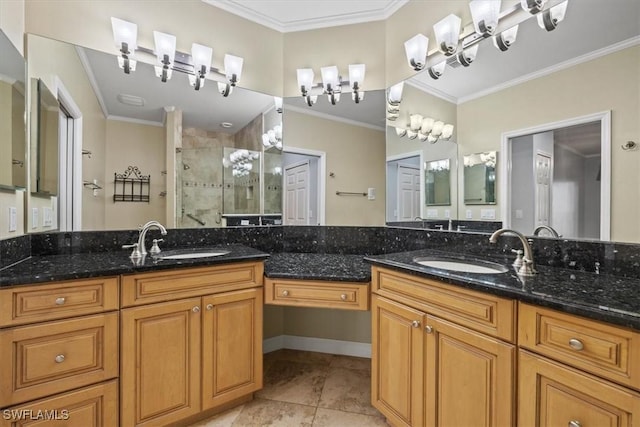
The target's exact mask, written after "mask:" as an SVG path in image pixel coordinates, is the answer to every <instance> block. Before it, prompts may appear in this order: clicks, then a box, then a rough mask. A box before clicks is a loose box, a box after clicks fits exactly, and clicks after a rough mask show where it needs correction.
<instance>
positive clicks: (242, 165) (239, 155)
mask: <svg viewBox="0 0 640 427" xmlns="http://www.w3.org/2000/svg"><path fill="white" fill-rule="evenodd" d="M258 158H260V154H259V153H252V152H250V151H249V150H246V149H241V150H236V151H234V152H232V153H231V154H229V159H227V158H226V157H225V158H223V159H222V165H223V166H224V167H225V168H229V167H230V168H231V169H232V171H231V172H232V175H233V176H234V177H242V176H246V175H249V172H251V171H252V170H253V161H254V160H257V159H258Z"/></svg>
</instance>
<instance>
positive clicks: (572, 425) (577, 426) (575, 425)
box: [569, 420, 582, 427]
mask: <svg viewBox="0 0 640 427" xmlns="http://www.w3.org/2000/svg"><path fill="white" fill-rule="evenodd" d="M569 427H582V424H581V423H580V421H576V420H571V421H569Z"/></svg>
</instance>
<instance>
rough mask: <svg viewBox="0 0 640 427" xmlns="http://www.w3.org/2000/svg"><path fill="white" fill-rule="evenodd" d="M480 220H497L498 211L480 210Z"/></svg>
mask: <svg viewBox="0 0 640 427" xmlns="http://www.w3.org/2000/svg"><path fill="white" fill-rule="evenodd" d="M480 219H496V210H495V209H480Z"/></svg>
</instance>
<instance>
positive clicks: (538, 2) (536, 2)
mask: <svg viewBox="0 0 640 427" xmlns="http://www.w3.org/2000/svg"><path fill="white" fill-rule="evenodd" d="M546 2H547V0H520V7H521V8H522V9H523V10H525V11H527V12H529V13H530V14H532V15H535V14H536V13H538V12H540V11H542V8H543V7H544V4H545V3H546Z"/></svg>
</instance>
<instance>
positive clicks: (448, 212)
mask: <svg viewBox="0 0 640 427" xmlns="http://www.w3.org/2000/svg"><path fill="white" fill-rule="evenodd" d="M444 217H445V218H447V219H449V218H451V209H445V210H444Z"/></svg>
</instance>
